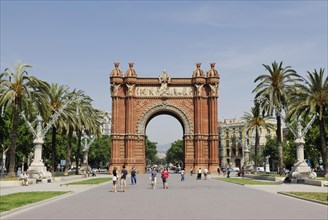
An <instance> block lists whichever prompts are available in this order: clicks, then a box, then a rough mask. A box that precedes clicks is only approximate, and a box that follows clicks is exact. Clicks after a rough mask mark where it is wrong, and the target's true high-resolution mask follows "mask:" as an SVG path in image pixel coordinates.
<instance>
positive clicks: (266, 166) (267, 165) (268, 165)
mask: <svg viewBox="0 0 328 220" xmlns="http://www.w3.org/2000/svg"><path fill="white" fill-rule="evenodd" d="M265 172H266V173H270V172H271V171H270V164H269V163H266V164H265Z"/></svg>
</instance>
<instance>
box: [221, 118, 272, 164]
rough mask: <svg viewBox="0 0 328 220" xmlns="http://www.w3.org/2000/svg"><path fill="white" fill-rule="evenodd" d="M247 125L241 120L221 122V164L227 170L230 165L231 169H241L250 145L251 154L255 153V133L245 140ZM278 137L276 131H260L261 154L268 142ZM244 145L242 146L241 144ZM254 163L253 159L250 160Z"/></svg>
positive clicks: (249, 133)
mask: <svg viewBox="0 0 328 220" xmlns="http://www.w3.org/2000/svg"><path fill="white" fill-rule="evenodd" d="M244 126H245V123H244V121H243V120H240V119H236V118H234V119H224V120H223V121H220V122H219V164H220V167H223V168H225V167H226V166H227V165H228V164H229V165H230V167H238V168H241V167H242V166H243V164H244V147H243V146H246V145H248V146H249V145H250V147H251V148H250V149H251V154H252V152H254V145H255V132H251V131H249V132H248V133H247V136H248V139H246V138H245V134H246V133H245V132H244ZM275 135H276V133H275V130H270V129H268V130H266V129H260V143H259V151H258V152H259V154H260V152H262V149H263V146H264V145H265V144H266V142H267V140H268V139H270V138H272V137H274V136H275ZM241 143H242V144H241ZM250 161H252V158H250Z"/></svg>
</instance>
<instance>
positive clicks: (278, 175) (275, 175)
mask: <svg viewBox="0 0 328 220" xmlns="http://www.w3.org/2000/svg"><path fill="white" fill-rule="evenodd" d="M257 176H274V177H286V176H285V175H280V174H278V173H268V174H257Z"/></svg>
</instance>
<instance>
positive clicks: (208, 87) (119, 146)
mask: <svg viewBox="0 0 328 220" xmlns="http://www.w3.org/2000/svg"><path fill="white" fill-rule="evenodd" d="M219 79H220V77H219V75H218V72H217V70H216V69H215V68H214V64H211V69H210V70H209V71H207V75H206V76H205V75H204V73H203V71H202V70H201V69H200V64H197V69H196V70H195V71H194V72H193V77H192V78H171V76H170V75H169V74H168V73H167V72H165V71H164V72H163V73H162V75H160V76H159V77H157V78H139V77H138V76H137V72H136V71H135V70H134V69H133V63H129V69H128V70H127V71H126V73H125V75H123V74H122V71H121V70H120V69H119V64H118V63H115V68H114V69H113V70H112V72H111V75H110V84H111V97H112V130H111V142H112V143H111V158H110V164H111V169H112V168H113V167H114V166H116V167H121V166H122V165H123V164H125V165H126V166H127V168H128V169H131V167H132V166H136V167H137V168H138V170H139V172H144V170H145V166H146V158H145V136H146V134H145V130H146V126H147V124H148V123H149V121H150V120H151V119H152V118H154V117H156V116H157V115H161V114H169V115H172V116H173V117H175V118H176V119H178V120H179V122H180V123H181V125H182V127H183V141H184V154H185V155H184V156H185V157H184V158H185V161H184V164H185V166H186V168H188V169H189V167H194V169H195V168H197V169H198V167H202V168H204V167H207V168H209V170H210V171H215V170H216V167H217V166H218V130H217V129H218V94H219Z"/></svg>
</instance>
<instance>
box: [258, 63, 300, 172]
mask: <svg viewBox="0 0 328 220" xmlns="http://www.w3.org/2000/svg"><path fill="white" fill-rule="evenodd" d="M263 66H264V68H265V70H267V71H268V74H263V75H260V76H258V77H257V78H256V79H255V80H254V82H255V83H256V82H259V84H258V85H257V86H256V88H255V89H254V90H253V92H256V95H255V99H258V98H265V99H266V100H268V102H269V103H268V102H262V107H263V108H264V109H265V110H266V111H267V113H268V114H269V115H272V114H273V110H275V113H276V120H277V130H276V135H277V145H278V152H279V173H280V174H281V175H282V174H283V168H284V163H283V152H282V135H281V114H282V110H283V109H284V108H285V107H286V106H287V93H288V91H290V89H291V86H292V85H293V84H295V82H296V81H298V80H300V78H299V75H298V74H297V73H296V71H295V70H293V69H291V67H290V66H286V67H282V62H280V64H278V63H277V62H276V61H274V62H273V63H272V68H271V67H270V66H269V65H265V64H263Z"/></svg>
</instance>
